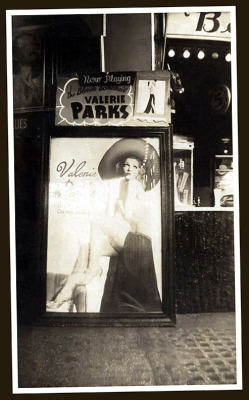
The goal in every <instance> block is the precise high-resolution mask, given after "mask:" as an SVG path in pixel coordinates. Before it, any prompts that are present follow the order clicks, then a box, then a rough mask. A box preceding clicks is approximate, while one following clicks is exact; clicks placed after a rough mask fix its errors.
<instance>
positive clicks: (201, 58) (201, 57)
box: [197, 50, 205, 60]
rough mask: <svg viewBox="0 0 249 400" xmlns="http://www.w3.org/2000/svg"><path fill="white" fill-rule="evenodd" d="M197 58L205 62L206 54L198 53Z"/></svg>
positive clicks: (200, 51)
mask: <svg viewBox="0 0 249 400" xmlns="http://www.w3.org/2000/svg"><path fill="white" fill-rule="evenodd" d="M197 57H198V58H199V60H203V58H204V57H205V53H204V51H203V50H199V51H198V53H197Z"/></svg>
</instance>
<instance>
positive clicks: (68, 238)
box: [18, 126, 175, 326]
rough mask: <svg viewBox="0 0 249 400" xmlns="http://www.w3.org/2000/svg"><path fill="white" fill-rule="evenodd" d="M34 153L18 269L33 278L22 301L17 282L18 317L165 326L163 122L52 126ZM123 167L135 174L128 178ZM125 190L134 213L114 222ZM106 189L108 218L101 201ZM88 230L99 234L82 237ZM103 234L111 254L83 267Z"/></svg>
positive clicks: (167, 271) (169, 177) (170, 292)
mask: <svg viewBox="0 0 249 400" xmlns="http://www.w3.org/2000/svg"><path fill="white" fill-rule="evenodd" d="M42 148H43V157H42V165H41V177H40V180H39V185H38V186H39V188H38V190H37V207H38V208H39V210H40V212H39V218H38V222H37V226H38V234H37V236H36V239H35V243H34V247H35V249H34V251H35V254H36V257H35V260H36V262H35V264H36V265H33V266H31V270H30V271H29V273H28V272H27V271H26V272H25V275H26V280H27V279H28V281H29V282H31V281H32V292H30V295H27V292H26V291H25V285H21V284H20V283H19V287H18V299H19V305H18V310H19V317H20V318H19V320H20V321H21V322H22V320H23V319H24V320H25V322H26V323H27V322H29V323H36V324H45V325H53V326H75V325H76V326H172V325H174V324H175V302H174V291H175V290H174V244H173V227H174V218H173V217H174V208H173V207H174V205H173V204H174V203H173V174H172V126H169V127H168V128H139V129H138V128H133V127H132V128H130V127H129V128H128V127H127V128H126V127H125V128H124V127H122V128H113V127H101V128H100V127H97V128H96V127H84V128H82V127H81V128H75V127H73V128H72V127H63V128H61V127H53V129H52V130H51V132H50V134H49V135H46V134H44V137H43V144H42ZM121 160H122V163H123V164H122V165H120V162H121ZM117 168H119V172H118V169H117ZM132 168H133V169H135V168H136V169H138V170H139V173H138V171H136V172H135V177H134V176H133V180H132V178H131V175H132V173H133V172H132V171H131V169H132ZM120 171H121V174H120ZM127 171H128V172H127ZM128 181H129V182H128ZM122 185H123V186H122ZM127 188H129V189H127ZM129 190H130V192H129ZM128 192H129V193H132V194H131V196H133V197H132V201H131V202H132V203H133V205H136V207H135V208H134V209H135V210H136V212H135V211H134V209H132V210H133V211H132V212H131V214H129V216H128V217H127V215H125V216H124V214H122V218H121V217H120V215H121V212H119V215H118V212H117V201H116V200H117V199H118V202H120V198H121V200H122V193H123V201H124V198H126V202H127V203H128V200H127V198H128V196H129V195H128V194H127V193H128ZM110 193H111V197H112V200H113V198H114V200H115V201H113V203H112V205H113V210H114V211H112V214H108V212H107V205H106V204H107V203H108V196H109V195H110ZM134 193H135V194H134ZM140 195H141V196H140ZM109 197H110V196H109ZM121 203H122V202H121ZM123 204H124V203H123ZM115 210H116V211H115ZM119 211H120V210H119ZM147 211H148V212H147ZM132 213H133V214H132ZM117 215H118V216H117ZM131 215H133V217H131ZM148 215H150V216H149V217H148ZM119 218H121V223H120V219H119ZM129 218H130V219H129ZM96 221H97V223H96ZM103 221H104V223H103ZM127 221H128V222H127ZM112 224H114V225H112ZM127 224H128V225H127ZM87 225H88V226H87ZM93 226H95V231H96V226H97V231H98V232H99V231H101V235H100V236H98V235H99V234H98V233H97V236H95V237H94V240H93V241H91V237H92V236H91V235H92V232H93V231H94V228H93ZM111 226H114V231H113V230H112V228H111ZM127 226H128V228H127ZM100 227H101V229H100ZM103 227H104V228H103ZM123 227H125V228H124V230H123ZM106 230H107V231H106ZM121 231H122V235H123V239H121V242H120V241H119V240H118V237H119V236H120V233H121ZM103 232H104V236H105V238H106V237H107V238H108V246H109V244H111V246H112V248H114V253H115V254H111V257H109V254H106V253H103V252H102V253H101V251H102V248H101V251H99V252H97V256H101V257H102V256H108V258H106V257H102V258H104V265H103V264H101V263H100V264H99V265H98V266H97V267H98V268H99V269H98V268H92V267H90V265H91V261H90V260H91V256H92V254H95V255H96V253H94V251H95V252H96V242H97V243H98V242H101V240H102V237H103ZM116 233H117V234H116ZM100 238H101V239H100ZM122 240H123V241H122ZM91 243H93V245H92V244H91ZM94 243H95V246H94ZM101 243H102V242H101ZM86 244H87V247H85V245H86ZM97 247H98V246H97ZM86 248H87V253H86V252H85V249H86ZM82 249H83V250H82ZM98 250H99V249H98ZM23 251H25V243H24V249H23ZM82 254H83V255H82ZM95 258H96V257H95ZM86 259H87V261H86ZM102 261H103V260H102ZM93 270H94V271H93ZM92 271H93V274H92ZM89 276H90V278H89ZM85 278H86V279H87V281H86V280H85ZM82 279H83V280H82ZM69 282H70V284H69ZM72 282H73V283H72ZM70 285H71V286H70ZM26 289H27V285H26ZM22 294H24V297H23V296H22ZM24 298H25V300H24ZM27 301H30V303H29V307H28V309H29V315H28V318H27V312H26V311H25V310H23V307H25V302H27ZM27 320H28V321H27Z"/></svg>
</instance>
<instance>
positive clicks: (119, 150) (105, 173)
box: [98, 138, 159, 183]
mask: <svg viewBox="0 0 249 400" xmlns="http://www.w3.org/2000/svg"><path fill="white" fill-rule="evenodd" d="M127 157H134V158H137V159H139V160H140V161H141V163H142V166H143V168H144V169H145V172H146V169H147V166H148V164H151V163H152V162H153V160H154V162H156V163H157V164H158V165H159V155H158V153H157V151H156V149H155V148H154V147H153V146H152V145H151V144H150V143H147V142H146V141H145V140H143V139H136V138H125V139H121V140H119V141H117V142H116V143H114V144H113V145H112V146H111V147H110V148H109V149H108V150H107V152H106V153H105V154H104V156H103V158H102V160H101V161H100V163H99V168H98V171H99V175H100V177H101V178H102V179H103V180H105V179H113V178H116V177H117V170H116V165H117V164H118V163H119V162H120V161H123V160H125V158H127ZM158 180H159V179H157V181H158ZM156 183H157V182H156Z"/></svg>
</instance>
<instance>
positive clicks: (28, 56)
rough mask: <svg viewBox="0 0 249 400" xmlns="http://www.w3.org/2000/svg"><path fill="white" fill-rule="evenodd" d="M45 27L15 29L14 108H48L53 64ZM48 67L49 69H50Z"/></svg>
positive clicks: (26, 109)
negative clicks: (47, 44)
mask: <svg viewBox="0 0 249 400" xmlns="http://www.w3.org/2000/svg"><path fill="white" fill-rule="evenodd" d="M46 34H47V33H46V30H45V29H41V28H39V29H38V28H37V27H34V28H33V29H32V27H28V28H22V29H16V30H15V31H14V32H13V36H12V37H13V41H12V46H13V47H12V50H13V108H14V112H15V113H18V112H27V111H38V110H42V109H44V108H45V106H46V103H47V101H46V100H47V99H46V98H48V93H47V92H48V90H47V88H48V87H50V86H51V79H52V76H49V74H50V75H51V71H52V64H51V60H50V61H48V59H49V54H48V51H47V49H46V48H45V42H46V41H45V35H46ZM49 70H51V71H50V73H49Z"/></svg>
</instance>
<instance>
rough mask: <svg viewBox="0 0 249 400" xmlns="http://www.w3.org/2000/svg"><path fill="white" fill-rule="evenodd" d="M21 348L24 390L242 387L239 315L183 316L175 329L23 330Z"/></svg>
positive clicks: (25, 328) (20, 330) (20, 361)
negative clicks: (238, 373)
mask: <svg viewBox="0 0 249 400" xmlns="http://www.w3.org/2000/svg"><path fill="white" fill-rule="evenodd" d="M18 343H19V345H18V356H19V365H18V368H19V387H20V388H37V387H39V388H45V387H97V386H104V387H105V386H157V385H217V384H236V343H235V315H234V313H215V314H188V315H178V316H177V324H176V327H173V328H168V327H167V328H162V327H153V328H151V327H149V328H148V327H146V328H141V327H139V328H138V327H136V328H114V327H109V328H100V327H99V328H93V327H89V328H85V327H84V328H82V327H78V328H75V327H27V326H21V327H19V329H18ZM117 391H118V390H117Z"/></svg>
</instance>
